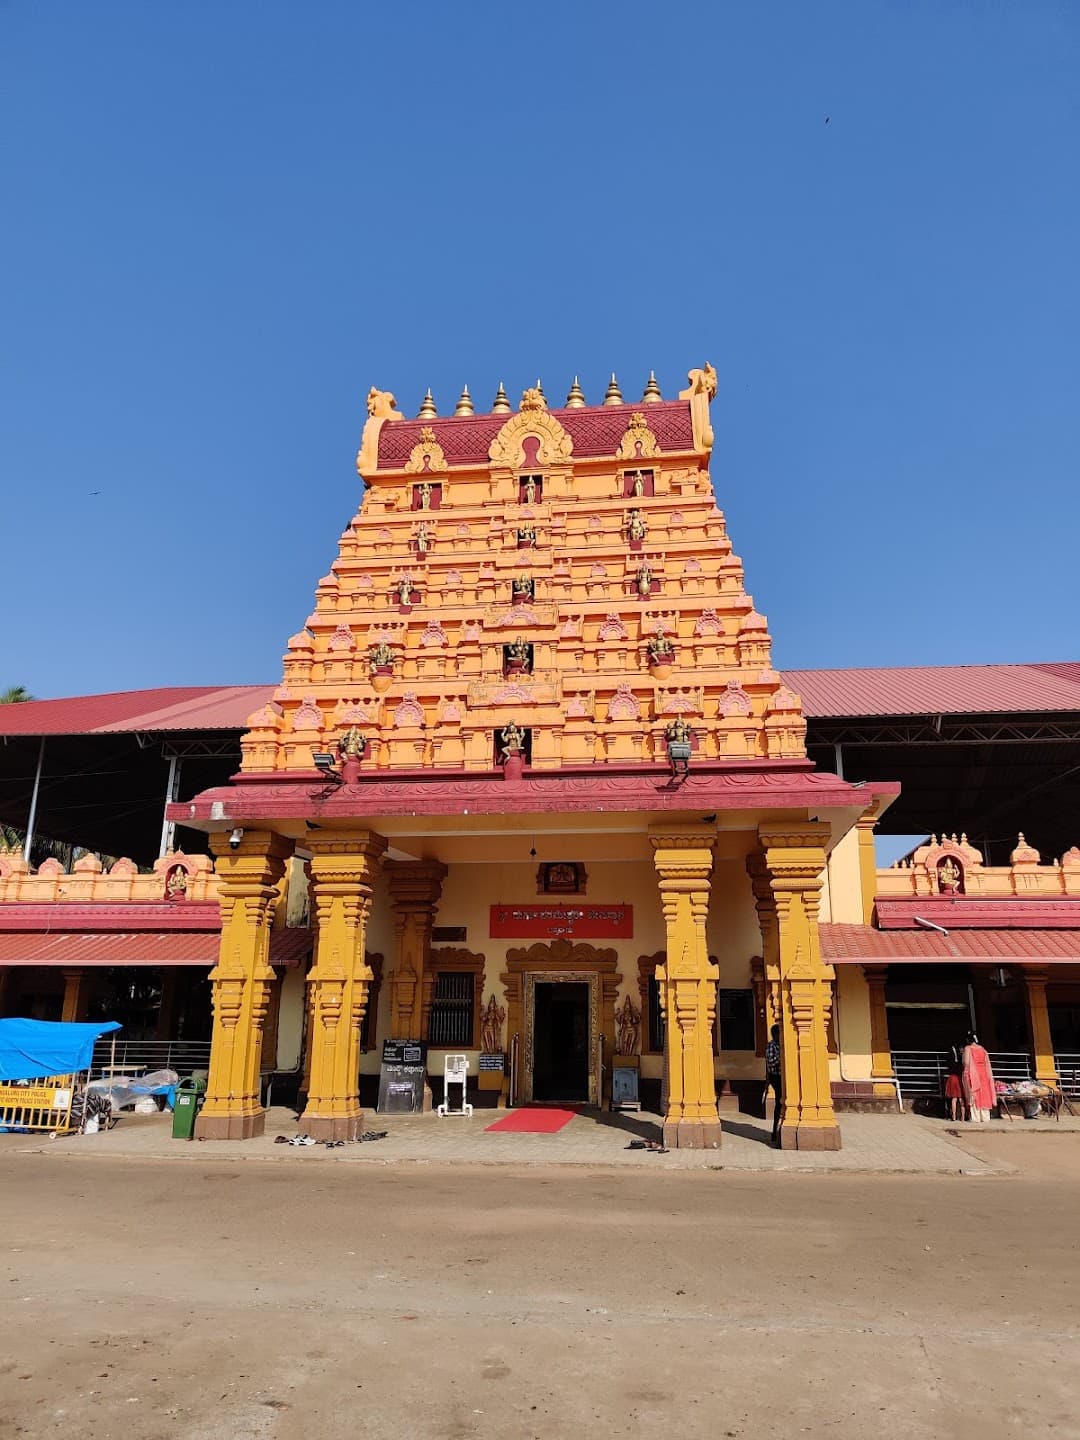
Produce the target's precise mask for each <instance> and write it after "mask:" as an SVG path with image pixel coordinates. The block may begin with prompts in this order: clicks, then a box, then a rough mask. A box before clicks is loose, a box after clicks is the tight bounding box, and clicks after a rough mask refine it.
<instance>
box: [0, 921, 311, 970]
mask: <svg viewBox="0 0 1080 1440" xmlns="http://www.w3.org/2000/svg"><path fill="white" fill-rule="evenodd" d="M220 939H221V937H220V935H219V934H218V933H217V931H202V932H194V933H188V934H184V933H177V932H176V931H173V930H144V931H139V932H131V931H119V932H118V931H108V932H105V933H101V932H98V933H91V934H85V935H80V934H72V933H70V932H69V933H61V932H59V931H52V932H50V933H48V934H44V935H34V934H26V933H25V932H24V933H17V934H6V935H5V934H0V965H35V966H36V965H42V966H47V967H52V966H57V965H64V966H68V965H196V966H202V967H203V968H206V967H208V966H211V965H215V964H216V963H217V958H218V945H219V943H220ZM311 944H312V939H311V931H310V930H300V929H295V930H279V931H275V932H274V933H273V934H272V935H271V936H270V964H271V965H279V966H285V967H286V968H288V969H292V968H295V967H296V966H298V965H299V964H300V962H301V960H302V959H303V958H304V957H305V956H306V955H307V954H308V952H309V951H310V950H311Z"/></svg>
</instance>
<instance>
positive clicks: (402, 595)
mask: <svg viewBox="0 0 1080 1440" xmlns="http://www.w3.org/2000/svg"><path fill="white" fill-rule="evenodd" d="M394 595H395V596H396V598H397V603H398V609H399V610H400V611H406V610H411V609H412V607H413V606H414V605H417V604H419V602H420V591H419V589H418V588H417V586H416V583H415V581H414V580H413V578H412V576H411V575H408V574H406V575H402V577H401V579H400V580H398V581H397V583H396V584H395V585H394Z"/></svg>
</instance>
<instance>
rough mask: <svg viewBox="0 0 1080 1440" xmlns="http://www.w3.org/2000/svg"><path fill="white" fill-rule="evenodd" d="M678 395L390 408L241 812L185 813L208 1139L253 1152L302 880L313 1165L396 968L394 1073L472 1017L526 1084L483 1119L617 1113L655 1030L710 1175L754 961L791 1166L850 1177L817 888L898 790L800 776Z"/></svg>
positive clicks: (694, 380) (353, 1123)
mask: <svg viewBox="0 0 1080 1440" xmlns="http://www.w3.org/2000/svg"><path fill="white" fill-rule="evenodd" d="M688 379H689V384H688V386H687V388H686V389H685V390H683V391H682V392H681V393H680V395H679V397H678V399H676V400H664V399H663V398H662V396H661V394H660V392H659V388H658V387H657V386H656V383H655V381H650V384H649V386H648V387H647V389H646V391H645V394H644V395H643V396H642V399H641V401H640V402H638V403H637V404H630V405H628V404H625V403H624V402H623V399H622V396H621V394H620V393H619V391H618V389H617V386H616V384H615V382H614V378H613V381H612V385H611V386H610V387H609V390H608V393H607V395H606V396H605V397H604V401H603V404H602V405H600V406H589V405H587V404H586V403H585V399H584V396H583V395H582V393H581V391H580V389H579V387H578V386H577V384H576V382H575V385H574V387H573V388H572V389H571V391H570V394H569V395H568V396H567V400H566V404H565V406H563V407H562V408H558V409H552V408H549V406H548V403H547V400H546V398H545V396H544V393H543V390H542V389H541V388H540V386H536V387H535V388H533V389H528V390H526V391H525V392H524V394H523V395H522V397H521V401H520V404H519V405H518V406H517V407H516V408H515V407H514V406H512V405H511V404H510V402H509V400H508V398H507V397H506V395H505V393H504V392H503V391H502V389H501V388H500V392H499V394H498V395H497V396H496V399H495V402H494V404H493V407H492V410H491V412H490V413H487V414H476V413H474V410H473V405H472V402H471V400H470V398H469V396H468V393H467V392H466V393H465V394H464V395H463V396H462V399H461V401H460V402H459V404H458V406H457V409H456V410H455V413H454V415H453V416H450V417H448V418H445V419H443V418H440V417H439V416H438V415H436V413H435V407H434V404H433V403H432V402H431V401H430V398H429V399H427V400H425V403H424V406H423V407H422V409H421V413H420V414H419V416H418V417H417V418H416V419H413V420H410V419H406V418H405V417H404V416H403V415H402V414H401V412H400V411H399V410H398V409H397V406H396V403H395V400H394V397H393V396H392V395H390V394H387V393H385V392H380V391H377V390H374V389H373V390H372V391H371V392H370V394H369V396H368V420H367V423H366V425H365V427H364V433H363V441H362V445H361V448H360V453H359V456H358V461H357V468H358V471H359V474H360V477H361V479H362V481H363V486H364V489H363V499H362V502H361V504H360V506H359V509H358V512H357V514H356V516H355V517H354V519H353V520H352V522H351V523H350V524H349V526H348V527H347V529H346V530H345V532H344V534H343V535H342V536H341V539H340V541H339V543H338V546H337V554H336V556H334V557H333V561H332V564H331V565H330V568H329V570H328V573H327V574H326V575H325V576H324V577H323V579H321V580H320V581H319V583H318V585H317V587H316V591H315V607H314V610H313V611H312V613H311V614H310V615H309V616H308V617H307V620H306V621H305V622H304V625H303V627H302V628H301V629H300V630H299V631H298V632H297V633H296V634H295V635H294V636H293V637H292V638H291V639H290V640H289V642H288V647H287V651H286V655H285V661H284V675H283V678H282V684H281V686H280V688H279V689H277V690H276V691H275V692H274V696H273V699H272V700H271V701H270V702H269V703H268V704H266V705H264V706H262V707H261V708H260V709H259V710H258V711H257V712H256V713H255V714H253V715H252V716H251V717H250V720H249V727H248V731H247V734H246V735H245V736H244V739H243V762H242V766H241V770H240V773H239V774H238V775H237V776H236V777H235V779H234V780H233V781H232V783H230V784H229V785H228V786H225V787H220V788H216V789H213V790H210V791H208V792H206V793H203V794H201V795H199V796H198V797H196V798H195V799H194V800H192V801H190V802H188V803H186V804H183V805H178V806H176V807H174V811H173V812H172V813H173V818H174V819H176V820H177V821H178V822H182V823H183V824H184V825H187V826H189V827H191V826H198V827H202V828H205V829H207V830H208V831H209V832H210V841H211V846H212V849H213V852H214V854H215V856H216V868H217V880H218V887H219V899H220V904H221V922H222V931H221V952H220V958H219V960H218V964H217V966H216V968H215V970H214V971H213V974H212V977H211V978H212V982H213V987H214V1030H213V1050H212V1056H211V1062H210V1077H209V1093H208V1098H207V1101H206V1105H205V1107H204V1109H203V1110H202V1112H201V1115H200V1117H199V1133H200V1134H202V1135H203V1136H205V1137H206V1138H208V1139H209V1138H214V1137H230V1138H232V1137H238V1136H247V1135H251V1134H254V1133H258V1132H259V1130H260V1128H261V1126H262V1124H263V1110H262V1107H261V1105H260V1101H259V1071H260V1056H261V1052H262V1028H263V1025H264V1023H265V1019H266V1015H267V1013H268V1008H269V1004H270V992H271V987H272V982H273V978H274V975H273V970H272V968H271V966H270V965H269V964H268V946H269V942H270V927H271V920H272V912H273V905H274V897H275V895H276V894H277V891H278V887H279V886H280V884H281V881H282V876H283V874H284V871H285V866H286V864H287V862H288V860H289V859H290V857H292V856H294V855H296V854H297V853H300V854H302V855H303V857H304V859H305V863H306V866H307V870H308V875H309V893H310V905H311V915H312V922H313V926H314V929H315V949H314V961H313V964H312V967H311V970H310V973H309V974H308V977H307V1020H308V1024H307V1045H306V1060H305V1065H306V1077H307V1078H306V1086H305V1093H306V1100H305V1106H304V1110H303V1115H302V1118H301V1129H302V1131H304V1132H305V1133H307V1134H310V1135H312V1136H315V1137H316V1138H319V1139H326V1138H343V1137H344V1138H348V1137H351V1136H353V1135H355V1133H356V1132H357V1131H358V1129H359V1128H360V1127H361V1125H362V1123H363V1121H362V1115H361V1108H360V1103H359V1099H358V1075H359V1072H360V1055H361V1033H362V1029H363V1026H364V1022H365V1014H366V1012H367V1010H368V1007H369V1005H371V1004H372V987H373V984H374V982H375V978H376V970H375V967H374V965H373V964H372V959H371V957H372V956H373V955H376V954H377V955H378V956H379V957H380V962H379V970H380V972H381V973H380V977H379V978H380V991H382V992H385V1002H384V1003H383V1005H382V1007H381V1013H380V1015H379V1017H378V1018H379V1024H378V1031H377V1038H382V1037H383V1036H385V1037H388V1038H392V1039H394V1040H396V1041H407V1040H415V1041H423V1042H424V1043H425V1044H429V1045H430V1047H431V1048H430V1050H429V1054H428V1060H429V1064H431V1065H434V1066H437V1065H438V1047H437V1046H436V1044H435V1043H434V1041H433V1039H432V1037H433V1036H435V1037H437V1035H438V1029H439V1027H438V1026H435V1027H434V1028H433V1021H434V1020H435V1019H436V1017H437V1018H438V1020H439V1025H440V1026H442V1027H443V1028H445V1030H446V1033H447V1034H448V1035H451V1034H460V1035H465V1034H466V1029H465V1028H462V1029H461V1030H460V1031H456V1032H455V1031H454V1027H453V1017H454V1015H455V1014H457V1015H459V1016H460V1014H461V1011H462V1007H474V1008H475V1011H476V1014H475V1016H474V1021H475V1022H476V1023H474V1024H473V1026H471V1027H469V1029H468V1033H469V1034H470V1036H472V1035H474V1034H475V1032H476V1029H477V1028H478V1024H479V1019H480V1012H481V1009H482V1010H483V1013H484V1015H485V1016H486V1019H487V1027H486V1028H487V1033H486V1037H485V1043H486V1046H487V1053H488V1054H498V1055H501V1056H505V1057H507V1063H505V1064H504V1065H503V1068H502V1073H496V1074H495V1079H494V1080H493V1079H492V1071H490V1070H488V1069H485V1070H484V1071H483V1075H484V1083H486V1084H492V1083H497V1084H498V1085H499V1087H500V1089H501V1090H502V1091H503V1092H504V1093H505V1094H506V1095H507V1097H508V1098H512V1099H514V1100H516V1101H520V1102H523V1103H528V1102H530V1101H534V1100H559V1101H567V1102H569V1101H578V1102H583V1103H591V1104H594V1105H596V1104H601V1103H604V1102H605V1101H606V1100H607V1099H608V1098H609V1096H610V1087H611V1085H612V1077H613V1074H614V1072H615V1070H616V1069H617V1068H618V1061H619V1059H620V1057H622V1058H629V1057H628V1056H627V1054H626V1052H628V1051H630V1050H631V1049H633V1051H634V1052H635V1054H636V1051H637V1048H638V1047H637V1045H632V1042H631V1040H629V1039H628V1037H627V1029H628V1023H627V1022H628V1019H629V1017H628V1015H627V1012H626V1010H625V1001H626V999H627V998H628V999H629V1000H630V1002H631V1013H632V1012H633V1011H634V1010H635V1008H636V1009H637V1011H638V1013H639V1015H640V1014H642V1013H643V1014H645V1015H646V1016H648V1014H649V1010H650V1007H651V1008H652V1010H653V1011H654V1015H653V1019H652V1025H653V1030H654V1037H653V1038H654V1040H656V1039H658V1038H659V1039H660V1040H661V1048H660V1049H659V1052H658V1053H656V1054H655V1056H654V1057H649V1058H650V1059H651V1061H652V1063H651V1065H650V1064H649V1063H648V1060H647V1059H646V1057H645V1056H641V1057H640V1063H641V1067H642V1070H643V1071H646V1072H647V1071H648V1070H649V1069H652V1070H654V1071H655V1072H656V1073H657V1075H658V1076H659V1078H661V1080H662V1096H663V1099H662V1105H663V1116H664V1139H665V1143H666V1144H668V1145H669V1146H690V1147H715V1146H717V1145H719V1144H720V1134H721V1128H720V1119H719V1116H718V1109H717V1094H716V1065H717V1041H716V1036H717V1003H718V993H723V992H724V991H735V990H738V991H743V992H745V993H751V992H752V984H751V980H752V976H751V970H752V964H753V960H752V957H754V956H758V957H760V973H759V976H758V979H759V983H760V985H761V986H762V988H763V992H764V998H765V1009H764V1015H765V1018H766V1020H767V1021H770V1022H771V1021H776V1022H777V1023H779V1024H780V1026H781V1030H782V1034H783V1038H784V1044H783V1056H784V1092H785V1097H786V1098H785V1104H784V1115H783V1123H782V1127H781V1137H782V1143H783V1145H784V1146H786V1147H789V1148H798V1149H832V1148H836V1147H837V1146H838V1145H839V1141H840V1137H839V1130H838V1128H837V1124H836V1119H835V1115H834V1111H833V1103H832V1097H831V1092H830V1073H829V1040H828V1035H829V1024H830V1008H831V994H832V981H833V972H832V970H831V968H830V967H829V965H828V964H827V963H826V962H825V960H824V959H823V957H822V953H821V945H820V941H819V935H818V914H819V905H820V896H821V888H822V881H823V872H824V867H825V863H826V857H827V855H828V853H829V852H830V850H832V848H833V847H834V846H835V845H836V844H837V843H838V842H839V841H840V840H841V839H842V838H843V837H844V836H845V835H846V834H847V833H848V832H849V831H851V830H852V829H853V828H854V827H855V826H856V825H857V823H858V821H859V819H860V817H862V816H863V815H864V813H865V812H866V810H867V807H868V805H870V804H872V803H873V802H874V801H875V799H877V800H879V801H880V803H886V802H887V800H888V797H889V796H890V794H892V793H894V792H895V791H896V789H897V788H898V787H896V786H895V785H894V786H891V787H890V786H888V785H883V786H878V787H867V786H862V787H860V788H858V789H856V788H853V787H852V786H850V785H848V784H845V783H844V782H843V781H842V780H839V779H838V778H837V777H836V776H835V775H830V774H823V773H820V772H818V771H816V770H815V769H814V768H813V767H812V766H811V764H810V763H809V762H808V761H807V759H806V753H805V730H806V725H805V721H804V719H803V716H802V713H801V710H800V703H799V697H798V696H797V695H796V694H794V693H793V692H792V691H791V690H790V689H789V688H788V686H787V685H785V684H784V683H783V681H782V679H781V677H780V675H779V674H778V673H777V672H776V671H775V670H774V669H773V668H772V662H771V655H770V649H771V645H770V638H769V630H768V625H767V622H766V619H765V617H764V615H762V614H761V613H760V612H759V611H758V610H757V609H756V608H755V605H754V601H753V599H752V597H751V595H750V594H749V593H748V592H747V589H746V583H745V577H744V573H743V565H742V561H741V560H740V559H739V557H738V556H737V555H736V554H735V553H734V551H733V549H732V545H731V541H730V539H729V537H728V534H727V529H726V526H725V523H724V516H723V514H722V512H721V511H720V510H719V509H718V508H717V504H716V499H715V496H714V490H713V483H712V478H711V476H710V473H709V457H710V452H711V449H712V443H713V432H712V427H711V424H710V402H711V400H712V398H713V396H714V394H715V390H716V375H715V371H713V370H712V368H711V367H709V366H706V367H705V368H704V369H700V370H693V371H691V372H690V374H689V377H688ZM448 934H453V936H454V937H455V939H454V943H452V944H449V945H445V946H444V944H443V943H442V942H443V937H445V936H446V935H448ZM485 997H487V1003H486V1004H485ZM620 999H622V1001H623V1005H622V1009H621V1011H620ZM635 1002H637V1003H636V1005H635ZM620 1013H621V1014H622V1017H623V1019H622V1023H621V1025H620V1021H619V1019H618V1018H617V1017H618V1015H619V1014H620ZM638 1023H640V1020H639V1022H638ZM752 1023H753V1022H752V1021H751V1027H752ZM633 1025H634V1022H633V1021H632V1020H629V1028H630V1029H631V1030H632V1029H633ZM744 1043H745V1044H747V1046H748V1048H750V1047H752V1046H753V1040H752V1039H751V1040H748V1041H745V1042H744ZM511 1087H513V1088H512V1092H511Z"/></svg>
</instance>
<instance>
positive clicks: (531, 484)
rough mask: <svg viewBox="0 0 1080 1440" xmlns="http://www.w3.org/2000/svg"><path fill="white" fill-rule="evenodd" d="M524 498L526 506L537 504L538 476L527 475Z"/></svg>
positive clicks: (523, 490) (523, 489)
mask: <svg viewBox="0 0 1080 1440" xmlns="http://www.w3.org/2000/svg"><path fill="white" fill-rule="evenodd" d="M522 493H523V498H524V500H525V504H526V505H535V504H536V476H535V475H526V476H525V481H524V484H523V486H522Z"/></svg>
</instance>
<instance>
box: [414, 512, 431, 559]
mask: <svg viewBox="0 0 1080 1440" xmlns="http://www.w3.org/2000/svg"><path fill="white" fill-rule="evenodd" d="M416 549H417V553H418V554H420V555H426V554H427V552H428V551H429V550H430V549H431V532H430V531H429V530H428V527H427V521H426V520H421V521H420V527H419V529H418V530H417V532H416Z"/></svg>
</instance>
